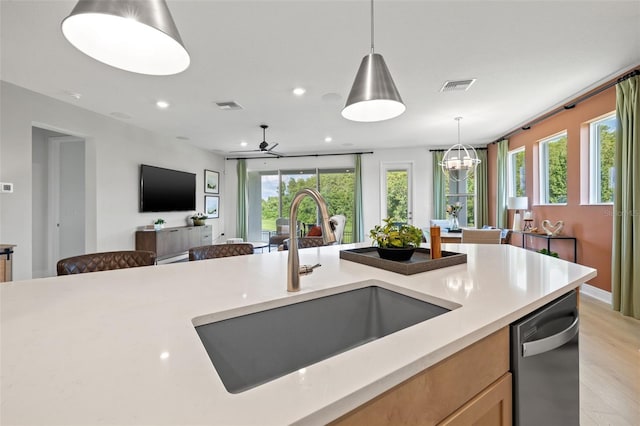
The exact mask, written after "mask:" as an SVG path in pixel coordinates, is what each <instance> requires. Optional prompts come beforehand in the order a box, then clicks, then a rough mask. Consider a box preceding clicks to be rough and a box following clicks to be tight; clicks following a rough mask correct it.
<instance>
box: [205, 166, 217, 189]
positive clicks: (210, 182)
mask: <svg viewBox="0 0 640 426" xmlns="http://www.w3.org/2000/svg"><path fill="white" fill-rule="evenodd" d="M204 192H205V193H206V194H219V193H220V173H218V172H216V171H213V170H206V169H205V171H204Z"/></svg>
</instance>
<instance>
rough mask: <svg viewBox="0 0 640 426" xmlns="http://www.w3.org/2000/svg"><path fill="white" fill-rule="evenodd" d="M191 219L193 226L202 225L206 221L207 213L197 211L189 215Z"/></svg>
mask: <svg viewBox="0 0 640 426" xmlns="http://www.w3.org/2000/svg"><path fill="white" fill-rule="evenodd" d="M191 220H193V226H203V225H205V223H206V222H205V221H206V220H207V215H206V214H204V213H201V212H198V213H195V214H193V215H192V216H191Z"/></svg>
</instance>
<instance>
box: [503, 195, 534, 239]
mask: <svg viewBox="0 0 640 426" xmlns="http://www.w3.org/2000/svg"><path fill="white" fill-rule="evenodd" d="M527 207H529V198H527V197H509V198H508V199H507V208H508V209H509V210H515V211H516V212H515V213H514V214H513V227H512V228H511V229H513V230H514V231H520V230H522V227H521V226H520V210H526V209H527Z"/></svg>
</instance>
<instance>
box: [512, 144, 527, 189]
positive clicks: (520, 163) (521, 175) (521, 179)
mask: <svg viewBox="0 0 640 426" xmlns="http://www.w3.org/2000/svg"><path fill="white" fill-rule="evenodd" d="M507 173H508V177H507V179H508V181H507V196H508V197H526V196H527V191H526V185H525V183H526V182H525V162H524V147H522V148H518V149H515V150H513V151H510V152H509V154H508V157H507Z"/></svg>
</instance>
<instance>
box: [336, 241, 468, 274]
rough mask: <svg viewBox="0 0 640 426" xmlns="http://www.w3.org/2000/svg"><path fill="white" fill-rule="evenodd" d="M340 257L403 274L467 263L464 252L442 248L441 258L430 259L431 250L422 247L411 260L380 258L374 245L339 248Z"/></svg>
mask: <svg viewBox="0 0 640 426" xmlns="http://www.w3.org/2000/svg"><path fill="white" fill-rule="evenodd" d="M340 259H345V260H350V261H352V262H357V263H362V264H364V265H369V266H373V267H376V268H380V269H385V270H387V271H391V272H397V273H399V274H404V275H413V274H417V273H419V272H426V271H431V270H434V269H440V268H446V267H447V266H453V265H460V264H462V263H467V255H466V254H465V253H454V252H452V251H444V250H443V251H442V257H441V258H439V259H431V250H429V249H428V248H422V247H419V248H417V249H416V251H415V252H414V253H413V257H411V260H406V261H403V262H397V261H394V260H387V259H382V258H380V256H378V251H377V250H376V248H375V247H364V248H357V249H350V250H340Z"/></svg>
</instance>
